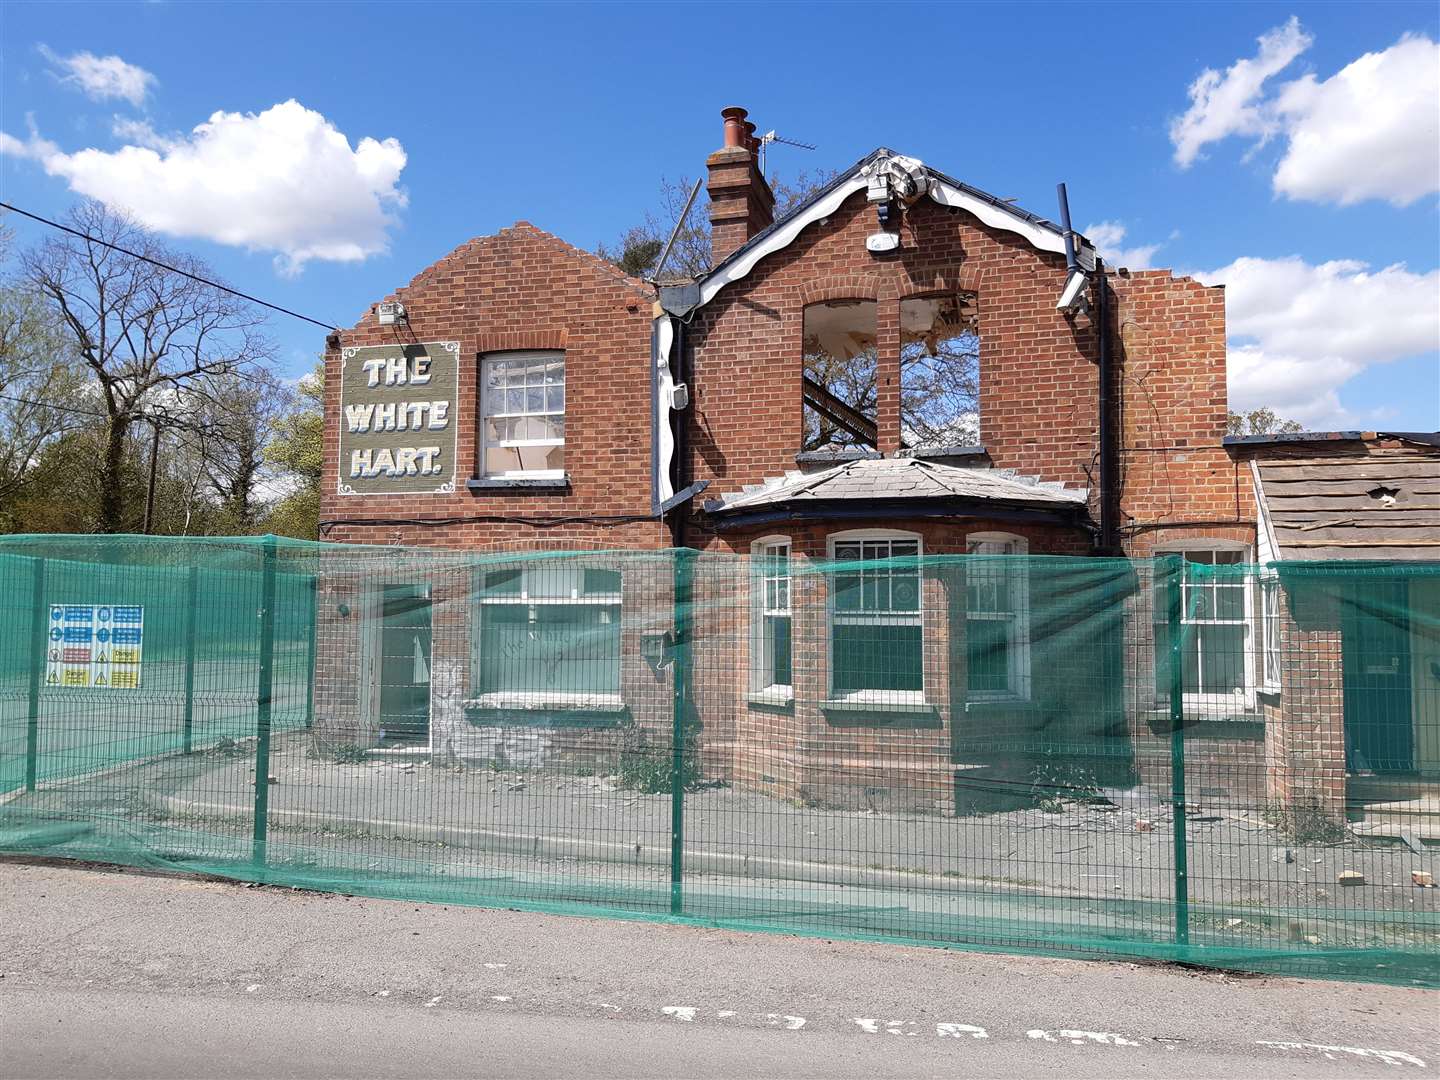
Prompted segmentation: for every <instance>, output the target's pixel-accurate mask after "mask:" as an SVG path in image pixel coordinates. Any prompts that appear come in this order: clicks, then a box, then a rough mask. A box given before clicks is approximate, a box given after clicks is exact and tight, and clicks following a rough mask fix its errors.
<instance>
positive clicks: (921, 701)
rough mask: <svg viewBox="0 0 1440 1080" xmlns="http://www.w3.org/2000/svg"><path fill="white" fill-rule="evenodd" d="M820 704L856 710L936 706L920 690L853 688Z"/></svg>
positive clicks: (927, 707)
mask: <svg viewBox="0 0 1440 1080" xmlns="http://www.w3.org/2000/svg"><path fill="white" fill-rule="evenodd" d="M820 704H821V705H822V706H823V707H824V708H827V709H853V710H855V711H856V712H883V711H887V710H889V711H894V712H914V711H916V710H924V709H932V708H934V706H933V705H931V704H930V703H929V702H928V701H926V700H925V694H924V692H923V691H920V690H852V691H851V692H850V693H848V694H839V695H836V696H834V697H831V698H829V699H827V700H825V701H822V702H821V703H820Z"/></svg>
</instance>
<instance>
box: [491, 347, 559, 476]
mask: <svg viewBox="0 0 1440 1080" xmlns="http://www.w3.org/2000/svg"><path fill="white" fill-rule="evenodd" d="M557 360H558V361H559V362H560V369H561V370H560V389H561V392H562V393H564V394H565V404H566V406H568V405H569V401H570V398H569V393H568V390H567V387H566V372H565V352H564V350H563V349H533V350H515V351H509V352H494V353H485V354H483V355H482V356H481V357H480V422H479V424H478V425H477V426H478V428H479V430H478V432H477V436H478V438H477V442H478V443H479V446H480V466H479V469H478V471H479V473H480V475H481V476H482V477H484V478H485V479H487V480H563V479H564V478H565V470H564V469H508V470H505V471H503V472H490V471H488V470H487V468H486V463H487V460H488V458H489V454H488V451H489V450H490V449H491V448H492V447H500V448H506V449H509V448H514V447H526V446H560V447H563V446H564V445H565V438H564V436H561V437H560V438H558V439H508V440H501V441H499V442H495V441H493V440H491V439H490V437H489V433H488V430H487V429H488V427H489V425H488V424H487V421H488V420H491V419H514V418H516V417H527V416H547V417H553V416H558V417H560V419H561V420H562V421H563V420H564V419H565V412H566V410H565V408H561V409H559V410H555V409H548V408H547V409H542V410H539V411H532V410H530V409H525V410H523V411H521V412H518V413H514V412H497V413H494V414H492V413H491V412H490V411H489V406H490V389H489V384H490V378H489V369H490V365H491V364H495V363H514V362H516V361H519V362H520V363H526V364H533V363H542V364H553V363H555V362H556V361H557Z"/></svg>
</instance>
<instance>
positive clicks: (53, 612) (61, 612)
mask: <svg viewBox="0 0 1440 1080" xmlns="http://www.w3.org/2000/svg"><path fill="white" fill-rule="evenodd" d="M64 617H65V609H64V608H62V607H60V606H59V605H58V604H57V605H56V606H55V607H52V608H51V609H50V618H52V619H54V620H55V621H56V622H59V621H60V620H61V619H63V618H64Z"/></svg>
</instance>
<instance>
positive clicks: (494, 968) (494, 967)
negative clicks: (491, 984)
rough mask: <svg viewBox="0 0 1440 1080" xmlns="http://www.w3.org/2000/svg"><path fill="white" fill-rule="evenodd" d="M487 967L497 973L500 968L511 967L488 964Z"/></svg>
mask: <svg viewBox="0 0 1440 1080" xmlns="http://www.w3.org/2000/svg"><path fill="white" fill-rule="evenodd" d="M485 966H486V967H487V968H489V969H490V970H491V971H495V970H497V969H499V968H507V967H509V966H510V965H509V964H486V965H485Z"/></svg>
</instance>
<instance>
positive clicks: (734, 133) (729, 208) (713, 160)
mask: <svg viewBox="0 0 1440 1080" xmlns="http://www.w3.org/2000/svg"><path fill="white" fill-rule="evenodd" d="M720 115H721V116H722V117H724V118H725V145H724V146H722V147H721V148H720V149H719V150H716V151H715V152H714V153H713V154H711V155H710V156H709V157H708V158H707V159H706V160H705V167H706V168H707V169H708V170H709V173H710V178H709V181H708V182H707V183H706V185H705V191H706V193H707V194H708V195H709V196H710V258H711V261H712V262H715V263H718V262H720V261H721V260H722V259H724V258H725V257H726V256H727V255H729V254H730V253H731V252H733V251H734V250H735V249H736V248H738V247H740V246H741V245H742V244H744V243H745V242H746V241H747V240H749V239H750V238H751V237H752V236H754V235H755V234H756V233H758V232H760V231H761V230H762V229H766V228H768V227H769V226H770V224H771V223H772V222H773V221H774V220H775V195H774V193H773V192H772V191H771V190H770V185H769V184H768V183H766V181H765V177H764V176H762V175H761V174H760V140H759V139H757V138H756V137H755V125H754V124H753V123H751V122H750V121H749V120H747V119H746V112H745V110H744V109H741V108H739V107H738V106H734V105H732V106H730V107H729V108H728V109H722V110H720Z"/></svg>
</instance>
